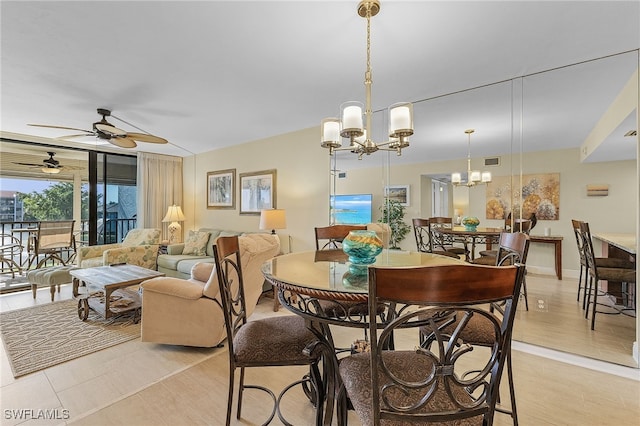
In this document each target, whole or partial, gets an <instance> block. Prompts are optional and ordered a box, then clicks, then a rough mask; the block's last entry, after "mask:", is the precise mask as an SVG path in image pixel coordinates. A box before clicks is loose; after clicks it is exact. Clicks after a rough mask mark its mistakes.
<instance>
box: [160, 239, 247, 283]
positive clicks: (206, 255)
mask: <svg viewBox="0 0 640 426" xmlns="http://www.w3.org/2000/svg"><path fill="white" fill-rule="evenodd" d="M240 234H242V233H241V232H238V231H226V230H222V229H215V228H200V229H199V230H197V231H189V232H188V233H187V236H186V239H185V242H184V243H180V244H170V245H168V246H167V253H166V254H161V255H159V256H158V272H162V273H164V274H165V276H167V277H175V278H182V279H185V280H186V279H189V278H190V277H191V268H193V266H194V265H195V264H196V263H202V262H205V263H214V260H213V244H214V243H215V241H216V238H218V237H226V236H233V235H240ZM185 248H186V250H185Z"/></svg>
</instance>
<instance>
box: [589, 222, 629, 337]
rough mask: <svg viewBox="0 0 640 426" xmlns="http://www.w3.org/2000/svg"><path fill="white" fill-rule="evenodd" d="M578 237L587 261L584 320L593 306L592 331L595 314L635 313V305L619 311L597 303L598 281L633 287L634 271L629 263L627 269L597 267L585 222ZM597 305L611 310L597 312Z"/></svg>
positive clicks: (614, 307) (594, 323) (613, 307)
mask: <svg viewBox="0 0 640 426" xmlns="http://www.w3.org/2000/svg"><path fill="white" fill-rule="evenodd" d="M580 235H581V237H582V241H583V247H584V253H585V258H586V261H587V270H588V272H589V285H588V289H587V290H586V293H585V299H586V309H585V318H587V317H588V315H589V306H590V305H591V304H593V309H592V313H591V330H594V329H595V325H596V313H600V314H609V315H610V314H626V312H625V311H627V310H633V311H635V304H634V306H633V307H631V308H622V309H620V308H617V307H616V306H612V305H605V304H603V303H598V282H599V281H600V280H606V281H619V282H622V283H623V285H624V286H629V285H630V284H633V285H635V283H636V270H635V265H633V264H632V263H631V262H628V265H629V266H632V267H627V268H609V267H604V266H598V264H597V262H596V257H595V255H594V251H593V242H592V240H591V231H590V230H589V224H588V223H587V222H581V223H580ZM594 283H595V284H594ZM627 292H628V290H627ZM592 293H593V299H592V298H591V294H592ZM607 294H608V293H606V292H605V293H604V294H603V295H604V296H606V295H607ZM597 305H601V306H609V307H610V308H611V309H612V311H602V310H600V311H599V310H598V309H597Z"/></svg>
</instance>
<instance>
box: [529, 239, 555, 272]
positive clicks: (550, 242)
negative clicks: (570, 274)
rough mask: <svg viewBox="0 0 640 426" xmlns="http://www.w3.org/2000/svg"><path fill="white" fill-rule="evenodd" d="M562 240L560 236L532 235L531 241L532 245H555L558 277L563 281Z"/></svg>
mask: <svg viewBox="0 0 640 426" xmlns="http://www.w3.org/2000/svg"><path fill="white" fill-rule="evenodd" d="M562 238H563V237H561V236H559V235H550V236H543V235H530V238H529V241H531V242H532V243H542V244H553V247H554V250H555V266H556V276H557V277H558V279H559V280H561V279H562Z"/></svg>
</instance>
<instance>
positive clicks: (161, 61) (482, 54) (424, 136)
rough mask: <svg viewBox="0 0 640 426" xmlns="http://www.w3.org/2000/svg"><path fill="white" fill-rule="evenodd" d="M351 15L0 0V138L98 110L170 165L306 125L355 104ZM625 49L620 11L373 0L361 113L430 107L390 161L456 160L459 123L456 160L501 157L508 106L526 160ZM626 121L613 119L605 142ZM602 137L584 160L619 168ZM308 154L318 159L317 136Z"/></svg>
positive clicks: (572, 138) (613, 86)
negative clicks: (141, 135) (369, 100)
mask: <svg viewBox="0 0 640 426" xmlns="http://www.w3.org/2000/svg"><path fill="white" fill-rule="evenodd" d="M356 7H357V1H322V2H320V1H304V2H303V1H280V2H275V1H255V2H247V1H195V2H178V1H137V2H128V1H68V2H58V1H42V2H35V1H5V0H2V2H1V3H0V8H1V9H0V12H1V38H2V41H1V48H2V51H1V53H2V64H1V65H2V68H1V87H0V89H1V121H0V130H1V131H2V132H11V133H18V134H27V135H34V136H39V137H47V138H57V137H60V136H63V135H67V134H70V133H76V132H68V131H65V130H55V129H44V128H35V127H30V126H27V123H39V124H52V125H61V126H69V127H77V128H90V126H91V123H93V122H94V121H97V120H98V119H99V118H100V117H99V116H98V115H97V113H96V108H99V107H100V108H108V109H111V110H112V111H113V114H114V115H115V116H117V117H120V118H122V119H124V120H126V121H127V122H129V123H131V124H134V125H135V126H137V127H138V128H140V129H142V130H144V131H146V132H149V133H153V134H156V135H158V136H162V137H164V138H166V139H168V140H169V141H170V143H171V144H170V145H155V144H148V143H141V144H139V147H138V148H137V149H139V150H143V151H147V152H156V153H163V154H171V155H179V156H186V155H190V153H201V152H205V151H210V150H213V149H216V148H221V147H224V146H229V145H233V144H240V143H244V142H248V141H253V140H257V139H261V138H265V137H270V136H275V135H279V134H283V133H287V132H291V131H295V130H299V129H303V128H309V127H312V126H318V125H319V123H320V120H321V119H322V118H324V117H327V116H335V115H337V114H338V109H339V105H340V103H342V102H344V101H347V100H361V101H364V85H363V79H364V70H365V34H366V32H365V30H366V28H365V23H366V21H365V20H364V19H362V18H360V17H359V16H358V15H357V13H356ZM639 46H640V2H639V1H637V0H636V1H627V2H624V1H569V2H562V1H535V2H524V1H512V2H506V1H500V2H488V1H471V2H463V1H393V0H382V5H381V11H380V14H379V15H378V16H376V17H374V18H373V19H372V48H371V56H372V67H373V86H372V87H373V88H372V91H373V109H374V110H383V109H384V108H386V107H387V106H388V105H390V104H392V103H394V102H398V101H414V102H416V101H420V100H424V99H432V98H435V99H432V100H429V101H424V102H418V103H417V104H416V111H415V115H416V118H415V120H416V131H415V134H414V136H413V137H412V138H411V143H412V146H411V148H410V149H411V150H412V151H411V154H410V155H409V154H408V152H409V151H405V152H406V153H405V155H403V157H402V158H403V159H404V161H412V160H413V161H415V160H416V159H418V158H420V159H424V158H428V159H429V160H439V159H450V158H459V157H464V156H465V155H466V147H467V143H466V136H465V135H464V133H463V132H464V130H465V129H466V128H470V127H472V128H475V129H476V133H474V135H473V136H472V151H473V154H474V156H475V155H478V156H481V155H482V156H489V155H496V154H499V153H501V152H502V153H503V152H505V147H509V146H510V144H511V134H512V133H511V132H512V127H511V123H512V118H513V122H517V121H518V120H517V119H519V111H518V110H519V108H520V107H523V108H524V111H523V115H524V117H525V121H524V122H525V125H524V128H523V129H522V131H523V133H522V134H523V145H524V146H525V149H526V150H532V149H533V150H543V149H549V148H563V147H576V146H580V145H581V144H582V142H583V141H584V139H585V138H586V136H587V135H588V134H589V132H590V131H591V129H592V128H593V126H594V125H595V123H596V121H597V120H598V119H599V117H600V116H601V115H602V114H603V112H604V111H605V110H606V109H607V107H608V106H609V104H610V103H611V102H612V101H613V99H614V98H615V96H616V95H617V94H618V92H619V91H620V90H621V89H622V87H623V86H624V84H625V83H626V82H627V80H628V79H629V78H630V76H631V75H632V73H633V71H634V70H635V69H636V68H637V66H638V52H637V49H638V48H639ZM634 50H635V51H634ZM628 51H633V52H631V53H628V54H624V55H617V54H619V53H621V52H628ZM609 55H616V56H613V57H611V58H608V59H604V60H600V61H595V62H587V63H584V64H582V65H578V66H575V67H569V68H562V69H559V70H555V71H553V72H550V73H544V74H536V73H538V72H541V71H545V70H550V69H555V68H558V67H564V66H566V65H570V64H574V63H580V62H583V61H589V60H592V59H595V58H600V57H605V56H609ZM532 74H535V75H532ZM521 76H528V77H526V78H525V79H524V80H516V81H515V82H514V83H513V84H512V83H511V82H509V81H507V82H505V83H502V84H496V85H491V86H488V87H485V88H482V89H478V90H474V91H465V92H462V93H459V94H456V95H452V96H447V97H442V98H439V96H442V95H445V94H449V93H453V92H458V91H462V90H465V89H470V88H474V87H478V86H483V85H487V84H490V83H494V82H499V81H504V80H509V79H512V78H516V77H521ZM523 81H524V83H523ZM521 95H522V96H523V97H524V100H521V99H520V96H521ZM512 102H513V103H514V105H515V110H516V111H517V112H516V114H515V116H514V117H512V108H511V107H512ZM380 114H381V113H380ZM110 121H111V122H112V123H113V124H114V125H116V126H117V127H120V128H123V129H125V130H129V131H138V130H136V129H135V128H132V127H130V126H128V125H127V124H123V123H121V122H119V121H117V120H115V119H110ZM377 121H381V119H378V120H377ZM379 127H382V125H381V124H380V126H379ZM634 128H636V124H635V117H633V116H630V117H628V118H627V120H626V121H625V122H624V123H623V124H622V125H621V126H620V128H619V129H618V131H617V132H616V133H624V132H626V131H627V130H630V129H634ZM377 131H378V132H381V130H377ZM375 133H376V131H374V134H375ZM4 134H5V135H6V133H4ZM318 136H319V135H318ZM615 139H616V140H617V142H616V144H618V145H620V146H621V147H622V148H621V149H620V150H618V149H614V148H613V147H614V146H615V144H614V143H613V142H612V144H611V145H609V146H610V147H611V148H607V149H604V150H600V151H603V153H604V154H602V153H601V154H602V155H603V157H602V158H604V159H607V160H612V159H613V160H615V159H621V158H635V144H633V143H632V142H627V141H623V140H622V139H621V137H620V136H619V135H618V137H617V138H615ZM627 139H629V138H627ZM88 141H90V142H91V141H93V142H95V140H92V139H89V140H88ZM62 144H63V145H69V146H71V145H72V144H71V143H70V142H66V141H65V142H62ZM309 149H310V150H320V149H321V148H319V137H318V144H317V145H313V146H310V147H309ZM596 154H597V153H596ZM319 155H322V153H320V152H319Z"/></svg>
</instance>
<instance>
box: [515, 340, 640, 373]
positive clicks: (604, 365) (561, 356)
mask: <svg viewBox="0 0 640 426" xmlns="http://www.w3.org/2000/svg"><path fill="white" fill-rule="evenodd" d="M636 343H637V342H636ZM511 348H512V349H513V350H514V351H520V352H525V353H529V354H532V355H536V356H540V357H542V358H548V359H552V360H555V361H559V362H564V363H566V364H571V365H575V366H578V367H583V368H588V369H590V370H595V371H600V372H603V373H607V374H612V375H615V376H620V377H624V378H627V379H631V380H635V381H638V382H640V369H638V367H636V368H633V367H627V366H624V365H620V364H613V363H610V362H605V361H600V360H597V359H593V358H587V357H583V356H580V355H575V354H570V353H567V352H562V351H556V350H554V349H549V348H543V347H541V346H536V345H531V344H528V343H523V342H517V341H514V342H513V343H512V344H511ZM634 348H635V351H636V352H635V354H636V355H635V356H634V359H635V360H636V363H637V362H638V359H637V345H636V344H635V343H634Z"/></svg>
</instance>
